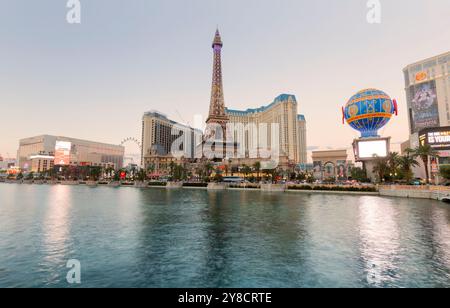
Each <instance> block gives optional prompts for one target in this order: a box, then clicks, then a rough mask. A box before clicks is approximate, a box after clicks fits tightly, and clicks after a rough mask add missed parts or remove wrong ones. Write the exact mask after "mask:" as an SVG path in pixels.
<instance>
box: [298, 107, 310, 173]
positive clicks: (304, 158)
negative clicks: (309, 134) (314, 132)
mask: <svg viewBox="0 0 450 308" xmlns="http://www.w3.org/2000/svg"><path fill="white" fill-rule="evenodd" d="M297 138H298V140H297V146H298V163H300V164H302V165H306V164H307V163H308V149H307V145H306V144H307V139H306V118H305V116H304V115H303V114H299V115H298V116H297Z"/></svg>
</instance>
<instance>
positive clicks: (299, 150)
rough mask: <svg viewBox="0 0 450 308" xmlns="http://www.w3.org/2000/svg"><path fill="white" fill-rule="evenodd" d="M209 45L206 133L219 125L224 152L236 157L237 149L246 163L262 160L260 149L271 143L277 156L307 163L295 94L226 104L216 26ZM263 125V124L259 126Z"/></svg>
mask: <svg viewBox="0 0 450 308" xmlns="http://www.w3.org/2000/svg"><path fill="white" fill-rule="evenodd" d="M212 48H213V51H214V62H213V77H212V87H211V101H210V107H209V116H208V119H207V121H206V124H207V129H206V132H205V135H206V137H209V135H210V131H211V129H208V126H210V125H211V124H215V125H220V126H221V127H222V131H223V135H222V136H216V139H222V140H221V142H222V143H223V144H225V146H224V153H225V156H228V155H229V154H231V156H232V157H236V153H239V154H238V155H237V156H238V159H237V160H238V163H239V162H241V160H242V159H245V160H246V162H247V163H251V160H255V162H256V161H258V160H261V156H264V155H261V152H262V150H263V149H264V150H269V151H273V150H274V149H273V147H277V148H278V149H277V150H278V154H279V157H283V158H285V159H287V161H289V162H290V163H292V164H306V162H307V157H306V120H305V116H303V115H299V114H298V104H297V99H296V98H295V96H294V95H288V94H283V95H280V96H278V97H277V98H275V100H274V101H273V102H272V103H270V104H269V105H267V106H263V107H260V108H255V109H247V110H233V109H228V108H226V106H225V99H224V90H223V78H222V48H223V42H222V38H221V36H220V32H219V30H217V31H216V34H215V36H214V40H213V44H212ZM227 124H232V126H233V129H234V130H233V131H232V132H227V127H228V126H227ZM263 125H266V128H261V127H262V126H263ZM276 127H277V128H278V129H279V132H278V133H277V132H276V131H275V130H274V128H276ZM215 133H216V132H215ZM274 134H276V135H274ZM230 136H232V137H233V140H232V141H229V140H223V139H225V138H224V137H228V138H229V137H230ZM233 152H234V153H233ZM242 154H243V155H242ZM242 156H243V157H242Z"/></svg>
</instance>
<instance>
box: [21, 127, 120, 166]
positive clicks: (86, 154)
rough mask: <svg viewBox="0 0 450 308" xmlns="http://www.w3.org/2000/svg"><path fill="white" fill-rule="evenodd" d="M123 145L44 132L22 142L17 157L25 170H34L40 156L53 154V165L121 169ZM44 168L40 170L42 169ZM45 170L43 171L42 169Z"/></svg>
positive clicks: (48, 164) (48, 159)
mask: <svg viewBox="0 0 450 308" xmlns="http://www.w3.org/2000/svg"><path fill="white" fill-rule="evenodd" d="M124 153H125V149H124V147H123V146H119V145H113V144H106V143H100V142H94V141H87V140H81V139H75V138H69V137H62V136H50V135H42V136H37V137H31V138H26V139H22V140H20V141H19V150H18V151H17V160H18V162H19V167H20V168H22V169H31V167H32V166H34V164H35V163H36V162H39V157H40V156H45V157H47V158H46V160H47V161H48V163H47V168H46V169H48V168H49V167H50V163H49V161H51V159H50V158H49V157H51V156H53V157H54V165H70V166H96V167H105V168H109V167H111V168H115V169H120V168H122V165H123V157H124ZM39 170H41V169H39ZM41 171H42V170H41Z"/></svg>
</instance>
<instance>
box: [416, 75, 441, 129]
mask: <svg viewBox="0 0 450 308" xmlns="http://www.w3.org/2000/svg"><path fill="white" fill-rule="evenodd" d="M410 97H411V99H412V100H411V111H412V113H411V117H412V119H411V120H412V129H413V133H417V132H418V131H420V130H421V129H424V128H428V127H436V126H439V110H438V101H437V95H436V81H430V82H425V83H422V84H419V85H415V86H412V87H411V88H410Z"/></svg>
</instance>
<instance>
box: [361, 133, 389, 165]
mask: <svg viewBox="0 0 450 308" xmlns="http://www.w3.org/2000/svg"><path fill="white" fill-rule="evenodd" d="M354 150H355V157H356V160H357V161H366V160H372V159H373V158H374V157H387V156H388V153H389V138H377V139H368V140H364V139H360V140H356V141H355V143H354Z"/></svg>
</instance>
